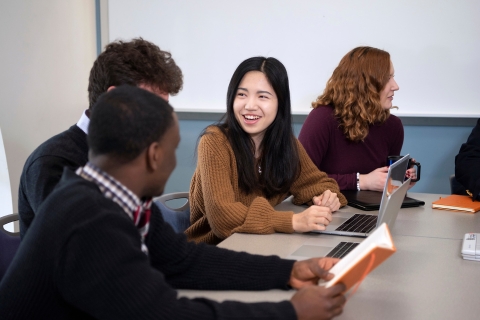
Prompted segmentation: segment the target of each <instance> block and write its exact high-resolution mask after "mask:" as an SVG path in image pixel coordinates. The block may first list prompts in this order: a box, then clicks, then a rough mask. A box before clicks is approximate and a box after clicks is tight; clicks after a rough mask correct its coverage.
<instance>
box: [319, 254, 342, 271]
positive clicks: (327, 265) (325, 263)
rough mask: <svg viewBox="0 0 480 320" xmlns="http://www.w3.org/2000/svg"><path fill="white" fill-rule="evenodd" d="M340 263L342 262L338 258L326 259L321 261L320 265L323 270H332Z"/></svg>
mask: <svg viewBox="0 0 480 320" xmlns="http://www.w3.org/2000/svg"><path fill="white" fill-rule="evenodd" d="M338 261H340V259H338V258H330V257H325V258H322V259H320V260H319V265H320V268H322V269H325V270H330V269H331V268H332V267H333V266H334V265H335V264H337V262H338Z"/></svg>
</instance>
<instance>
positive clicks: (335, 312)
mask: <svg viewBox="0 0 480 320" xmlns="http://www.w3.org/2000/svg"><path fill="white" fill-rule="evenodd" d="M331 312H332V316H333V317H336V316H338V315H341V314H342V312H343V306H340V307H337V308H335V309H333V310H332V311H331Z"/></svg>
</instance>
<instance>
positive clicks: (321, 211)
mask: <svg viewBox="0 0 480 320" xmlns="http://www.w3.org/2000/svg"><path fill="white" fill-rule="evenodd" d="M315 218H325V219H326V220H327V221H328V222H327V224H328V223H330V221H332V210H331V209H330V208H329V207H319V208H318V210H316V211H315ZM317 222H318V221H315V223H317Z"/></svg>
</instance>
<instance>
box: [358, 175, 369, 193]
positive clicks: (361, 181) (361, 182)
mask: <svg viewBox="0 0 480 320" xmlns="http://www.w3.org/2000/svg"><path fill="white" fill-rule="evenodd" d="M365 176H366V175H365V174H359V175H358V188H359V189H357V190H367V189H368V188H367V185H366V184H367V182H366V181H365V180H366V177H365Z"/></svg>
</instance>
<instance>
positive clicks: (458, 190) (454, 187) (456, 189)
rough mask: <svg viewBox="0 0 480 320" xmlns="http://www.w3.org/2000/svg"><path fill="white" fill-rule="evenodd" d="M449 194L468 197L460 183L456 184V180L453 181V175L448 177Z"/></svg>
mask: <svg viewBox="0 0 480 320" xmlns="http://www.w3.org/2000/svg"><path fill="white" fill-rule="evenodd" d="M450 192H451V193H452V194H461V195H464V196H467V195H468V193H467V190H466V189H465V187H464V186H463V185H462V184H461V183H460V182H458V180H457V179H455V175H454V174H452V175H451V176H450Z"/></svg>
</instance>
